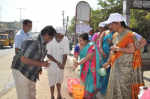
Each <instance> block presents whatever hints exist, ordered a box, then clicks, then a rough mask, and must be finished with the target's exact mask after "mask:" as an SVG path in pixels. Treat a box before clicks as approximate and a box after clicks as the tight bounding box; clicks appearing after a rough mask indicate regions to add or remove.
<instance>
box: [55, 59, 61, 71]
mask: <svg viewBox="0 0 150 99" xmlns="http://www.w3.org/2000/svg"><path fill="white" fill-rule="evenodd" d="M56 64H57V66H58V67H59V68H60V69H62V64H61V63H60V62H58V61H57V62H56Z"/></svg>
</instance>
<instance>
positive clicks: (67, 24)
mask: <svg viewBox="0 0 150 99" xmlns="http://www.w3.org/2000/svg"><path fill="white" fill-rule="evenodd" d="M68 19H69V16H67V23H66V35H67V26H68ZM66 35H65V36H66Z"/></svg>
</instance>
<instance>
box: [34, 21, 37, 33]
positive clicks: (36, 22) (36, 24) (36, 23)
mask: <svg viewBox="0 0 150 99" xmlns="http://www.w3.org/2000/svg"><path fill="white" fill-rule="evenodd" d="M34 22H35V24H36V25H35V26H36V27H35V32H36V29H37V22H38V21H34Z"/></svg>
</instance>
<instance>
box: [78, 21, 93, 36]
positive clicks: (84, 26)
mask: <svg viewBox="0 0 150 99" xmlns="http://www.w3.org/2000/svg"><path fill="white" fill-rule="evenodd" d="M89 30H90V26H89V24H88V23H77V24H76V33H78V34H80V33H89Z"/></svg>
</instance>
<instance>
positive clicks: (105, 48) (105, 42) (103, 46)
mask: <svg viewBox="0 0 150 99" xmlns="http://www.w3.org/2000/svg"><path fill="white" fill-rule="evenodd" d="M107 27H108V29H109V30H106V31H104V32H103V33H102V34H101V36H100V40H101V41H100V43H99V46H100V52H101V55H100V68H102V66H103V64H104V63H106V62H107V60H108V58H109V54H110V44H111V43H112V37H113V34H114V33H115V32H113V31H112V29H111V28H110V26H109V24H108V25H107ZM109 74H110V67H108V69H107V70H106V75H105V76H101V77H100V88H101V89H100V93H101V97H104V95H105V94H106V90H107V85H108V80H109Z"/></svg>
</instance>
